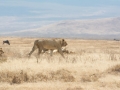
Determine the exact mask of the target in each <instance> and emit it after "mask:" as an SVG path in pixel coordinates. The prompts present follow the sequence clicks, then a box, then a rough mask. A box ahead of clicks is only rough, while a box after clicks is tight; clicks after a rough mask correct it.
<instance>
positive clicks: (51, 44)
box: [29, 39, 67, 62]
mask: <svg viewBox="0 0 120 90" xmlns="http://www.w3.org/2000/svg"><path fill="white" fill-rule="evenodd" d="M66 45H67V42H66V41H65V40H64V39H58V40H56V39H50V40H46V39H43V40H35V42H34V46H33V48H32V51H31V52H30V53H29V57H30V56H31V54H32V53H33V52H34V51H35V50H36V49H38V56H39V55H40V53H41V51H42V50H43V51H44V52H45V50H50V51H51V56H52V53H53V50H54V49H57V50H58V52H59V53H60V54H61V55H62V57H64V55H63V52H62V49H61V48H62V47H63V46H66ZM37 62H38V61H37Z"/></svg>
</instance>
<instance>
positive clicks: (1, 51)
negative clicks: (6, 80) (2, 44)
mask: <svg viewBox="0 0 120 90" xmlns="http://www.w3.org/2000/svg"><path fill="white" fill-rule="evenodd" d="M3 53H4V52H3V50H2V48H0V56H2V54H3Z"/></svg>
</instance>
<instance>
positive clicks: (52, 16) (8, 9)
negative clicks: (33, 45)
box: [0, 0, 120, 33]
mask: <svg viewBox="0 0 120 90" xmlns="http://www.w3.org/2000/svg"><path fill="white" fill-rule="evenodd" d="M119 16H120V0H0V32H1V33H2V32H8V31H15V30H16V31H17V30H25V29H30V28H37V27H41V26H43V25H46V24H51V23H54V22H58V21H61V20H77V19H79V20H82V19H97V18H109V17H119Z"/></svg>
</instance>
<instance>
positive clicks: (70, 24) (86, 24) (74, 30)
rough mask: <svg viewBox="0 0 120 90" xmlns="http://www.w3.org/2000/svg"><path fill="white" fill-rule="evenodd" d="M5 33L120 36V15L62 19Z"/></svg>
mask: <svg viewBox="0 0 120 90" xmlns="http://www.w3.org/2000/svg"><path fill="white" fill-rule="evenodd" d="M4 35H8V36H31V37H35V36H36V37H68V38H69V37H70V38H72V37H74V38H99V37H100V38H120V17H116V18H104V19H89V20H67V21H60V22H57V23H52V24H49V25H45V26H42V27H40V28H34V29H28V30H21V31H15V32H12V33H4Z"/></svg>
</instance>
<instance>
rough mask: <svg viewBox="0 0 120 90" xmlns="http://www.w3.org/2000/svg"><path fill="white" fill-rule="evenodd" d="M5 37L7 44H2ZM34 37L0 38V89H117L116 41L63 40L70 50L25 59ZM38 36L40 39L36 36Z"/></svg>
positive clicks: (119, 48)
mask: <svg viewBox="0 0 120 90" xmlns="http://www.w3.org/2000/svg"><path fill="white" fill-rule="evenodd" d="M6 39H8V40H9V41H10V43H11V45H7V44H4V45H3V44H2V41H3V40H6ZM36 39H38V38H18V37H0V48H2V49H3V51H4V52H5V53H4V57H7V61H6V60H5V61H2V62H0V90H119V89H120V41H113V40H83V39H65V40H66V41H67V43H68V46H67V47H66V48H67V50H69V51H72V52H74V53H70V54H64V55H65V59H64V58H62V57H61V55H60V54H57V53H53V56H52V57H51V56H50V55H49V54H47V53H45V54H41V55H40V58H39V62H38V63H37V58H36V57H37V50H36V51H35V52H34V53H33V54H32V56H31V58H28V56H27V55H28V53H29V52H30V51H31V49H32V46H33V43H34V40H36ZM40 39H41V38H40Z"/></svg>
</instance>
